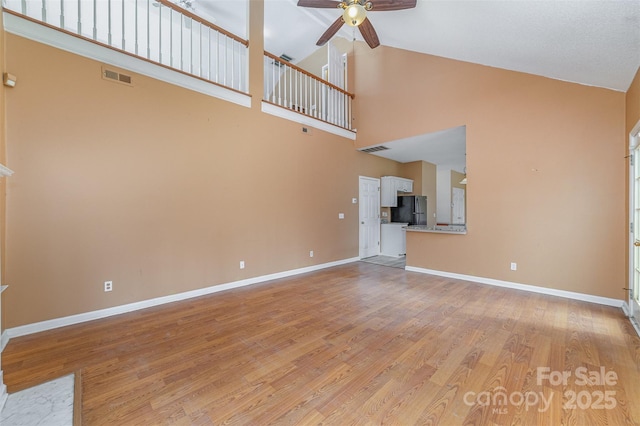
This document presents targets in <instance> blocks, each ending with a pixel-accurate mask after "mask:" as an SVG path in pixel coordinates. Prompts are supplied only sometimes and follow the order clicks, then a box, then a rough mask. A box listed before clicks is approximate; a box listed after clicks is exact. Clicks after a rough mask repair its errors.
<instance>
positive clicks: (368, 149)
mask: <svg viewBox="0 0 640 426" xmlns="http://www.w3.org/2000/svg"><path fill="white" fill-rule="evenodd" d="M387 149H389V148H387V147H386V146H384V145H378V146H372V147H371V148H365V149H361V150H360V151H362V152H378V151H386V150H387Z"/></svg>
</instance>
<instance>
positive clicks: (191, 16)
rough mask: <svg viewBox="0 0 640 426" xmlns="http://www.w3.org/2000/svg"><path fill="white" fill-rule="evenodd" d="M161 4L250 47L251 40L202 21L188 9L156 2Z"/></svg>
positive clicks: (165, 2) (157, 0)
mask: <svg viewBox="0 0 640 426" xmlns="http://www.w3.org/2000/svg"><path fill="white" fill-rule="evenodd" d="M154 1H156V2H158V3H160V4H162V5H163V6H166V7H168V8H171V9H173V10H175V11H177V12H179V13H181V14H183V15H184V16H186V17H188V18H191V19H193V20H194V21H197V22H200V23H201V24H202V25H204V26H206V27H209V28H211V29H212V30H215V31H218V32H219V33H222V34H224V35H226V36H227V37H229V38H231V39H233V40H235V41H237V42H238V43H241V44H243V45H245V46H246V47H248V46H249V40H245V39H243V38H241V37H238V36H237V35H235V34H233V33H231V32H229V31H227V30H225V29H224V28H220V27H219V26H217V25H216V24H212V23H211V22H209V21H207V20H205V19H202V18H201V17H199V16H197V15H194V14H193V13H191V12H189V11H188V10H186V9H183V8H181V7H180V6H178V5H176V4H174V3H171V2H170V1H168V0H154Z"/></svg>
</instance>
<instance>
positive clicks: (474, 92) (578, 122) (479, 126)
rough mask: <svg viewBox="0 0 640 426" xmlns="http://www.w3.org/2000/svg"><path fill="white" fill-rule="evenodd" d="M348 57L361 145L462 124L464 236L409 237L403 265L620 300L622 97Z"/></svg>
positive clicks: (505, 74)
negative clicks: (514, 264)
mask: <svg viewBox="0 0 640 426" xmlns="http://www.w3.org/2000/svg"><path fill="white" fill-rule="evenodd" d="M355 61H356V71H357V75H356V79H355V81H356V87H355V90H356V93H357V96H356V98H355V109H356V111H357V123H356V127H357V128H358V141H357V143H358V145H359V146H366V145H373V144H377V143H382V142H385V141H389V140H396V139H400V138H403V137H409V136H413V135H418V134H423V133H426V132H431V131H436V130H442V129H446V128H451V127H454V126H460V125H466V126H467V144H466V146H467V176H468V180H469V183H468V185H467V191H468V193H467V212H468V214H467V223H468V234H467V235H465V236H449V235H440V236H436V235H433V234H419V233H409V235H408V236H407V262H408V264H409V265H411V266H416V267H422V268H428V269H434V270H440V271H449V272H456V273H461V274H468V275H473V276H479V277H488V278H494V279H501V280H506V281H511V282H517V283H524V284H531V285H536V286H542V287H550V288H556V289H561V290H568V291H575V292H580V293H587V294H593V295H598V296H604V297H611V298H619V299H622V298H624V292H623V291H622V290H621V289H622V287H624V286H625V267H624V265H625V245H626V221H625V210H626V207H625V196H626V195H625V185H624V182H625V169H626V164H625V161H624V160H623V158H624V156H625V155H626V149H625V146H626V143H625V142H624V140H625V124H624V121H625V119H624V117H625V94H624V93H620V92H615V91H611V90H606V89H601V88H595V87H587V86H582V85H578V84H572V83H567V82H562V81H557V80H551V79H547V78H543V77H538V76H533V75H528V74H522V73H517V72H511V71H506V70H500V69H496V68H490V67H486V66H481V65H475V64H470V63H464V62H459V61H454V60H449V59H444V58H438V57H433V56H429V55H420V54H416V53H411V52H408V51H403V50H398V49H391V48H386V47H379V48H377V49H374V50H368V49H366V48H364V47H363V46H362V45H361V44H359V45H358V46H357V48H356V52H355ZM399 75H401V76H402V78H397V76H399ZM510 262H517V263H518V270H517V271H510V270H509V266H510Z"/></svg>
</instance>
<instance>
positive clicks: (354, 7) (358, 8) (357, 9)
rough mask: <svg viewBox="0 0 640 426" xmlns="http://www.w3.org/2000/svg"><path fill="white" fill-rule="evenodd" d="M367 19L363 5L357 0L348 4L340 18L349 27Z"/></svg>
mask: <svg viewBox="0 0 640 426" xmlns="http://www.w3.org/2000/svg"><path fill="white" fill-rule="evenodd" d="M365 19H367V11H366V9H365V6H363V5H361V4H360V3H358V2H353V3H351V4H349V5H348V6H347V7H346V8H345V9H344V13H343V14H342V20H343V21H344V23H345V24H347V25H349V26H350V27H357V26H358V25H360V24H362V23H363V22H364V20H365Z"/></svg>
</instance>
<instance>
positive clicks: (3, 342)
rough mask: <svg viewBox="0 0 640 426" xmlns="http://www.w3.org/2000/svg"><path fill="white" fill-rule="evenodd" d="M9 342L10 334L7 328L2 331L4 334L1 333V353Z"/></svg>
mask: <svg viewBox="0 0 640 426" xmlns="http://www.w3.org/2000/svg"><path fill="white" fill-rule="evenodd" d="M7 343H9V334H7V330H5V331H3V332H2V335H0V353H2V351H4V348H5V347H6V346H7Z"/></svg>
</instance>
